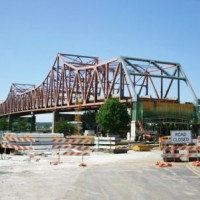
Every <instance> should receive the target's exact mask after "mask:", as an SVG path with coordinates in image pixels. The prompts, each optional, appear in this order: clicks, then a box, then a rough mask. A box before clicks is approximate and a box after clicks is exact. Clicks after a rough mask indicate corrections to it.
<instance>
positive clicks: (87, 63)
mask: <svg viewBox="0 0 200 200" xmlns="http://www.w3.org/2000/svg"><path fill="white" fill-rule="evenodd" d="M182 82H184V83H186V85H187V87H188V88H189V90H190V91H191V93H192V95H193V97H194V99H195V101H196V99H197V98H196V95H195V93H194V90H193V89H192V87H191V85H190V83H189V81H188V79H187V77H186V75H185V73H184V72H183V69H182V68H181V66H180V64H178V63H172V62H163V61H156V60H148V59H139V58H132V57H119V58H113V59H111V60H109V61H106V62H100V61H99V58H98V57H92V56H81V55H73V54H63V53H58V54H57V56H56V58H55V61H54V63H53V66H52V68H51V70H50V71H49V73H48V74H47V76H46V78H45V79H44V81H43V82H42V83H41V84H40V85H38V86H35V85H32V84H13V85H12V86H11V89H10V92H9V94H8V96H7V99H6V100H5V101H4V102H2V103H1V104H0V116H4V115H9V114H19V113H22V114H25V113H30V112H34V113H42V112H51V111H54V110H60V111H63V110H75V109H76V107H77V105H76V100H77V99H79V104H80V105H79V106H81V108H86V109H87V108H98V107H99V106H100V105H102V104H103V103H104V102H105V101H106V100H107V99H108V98H110V97H113V98H118V99H119V101H120V102H126V103H130V102H132V101H138V99H139V98H141V97H143V96H148V95H149V96H152V98H156V99H163V98H169V97H170V95H171V92H173V94H174V95H175V96H176V99H177V101H179V100H180V90H181V84H180V83H182Z"/></svg>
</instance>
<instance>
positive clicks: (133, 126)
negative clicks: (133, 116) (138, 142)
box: [130, 120, 136, 141]
mask: <svg viewBox="0 0 200 200" xmlns="http://www.w3.org/2000/svg"><path fill="white" fill-rule="evenodd" d="M135 138H136V121H134V120H132V121H131V133H130V140H134V141H135Z"/></svg>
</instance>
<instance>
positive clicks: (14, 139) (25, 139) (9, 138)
mask: <svg viewBox="0 0 200 200" xmlns="http://www.w3.org/2000/svg"><path fill="white" fill-rule="evenodd" d="M4 140H7V141H8V142H16V143H17V142H20V143H23V142H30V143H33V142H35V139H33V138H31V137H13V136H5V137H4Z"/></svg>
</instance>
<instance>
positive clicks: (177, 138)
mask: <svg viewBox="0 0 200 200" xmlns="http://www.w3.org/2000/svg"><path fill="white" fill-rule="evenodd" d="M170 133H171V142H172V143H192V134H191V131H190V130H176V131H170Z"/></svg>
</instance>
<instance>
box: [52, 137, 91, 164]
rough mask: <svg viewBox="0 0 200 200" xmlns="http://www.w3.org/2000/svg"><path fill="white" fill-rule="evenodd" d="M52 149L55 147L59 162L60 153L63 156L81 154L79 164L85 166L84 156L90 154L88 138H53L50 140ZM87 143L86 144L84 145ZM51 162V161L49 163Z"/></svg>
mask: <svg viewBox="0 0 200 200" xmlns="http://www.w3.org/2000/svg"><path fill="white" fill-rule="evenodd" d="M52 143H53V145H52V149H56V150H57V151H58V152H57V155H58V163H60V162H61V157H60V156H61V155H63V156H81V157H82V163H81V164H80V166H86V165H85V164H84V156H89V155H90V146H89V145H90V143H91V140H90V139H59V138H54V139H53V140H52ZM86 145H87V146H86ZM50 164H52V163H50Z"/></svg>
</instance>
